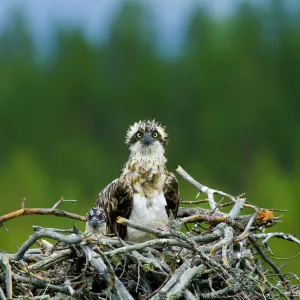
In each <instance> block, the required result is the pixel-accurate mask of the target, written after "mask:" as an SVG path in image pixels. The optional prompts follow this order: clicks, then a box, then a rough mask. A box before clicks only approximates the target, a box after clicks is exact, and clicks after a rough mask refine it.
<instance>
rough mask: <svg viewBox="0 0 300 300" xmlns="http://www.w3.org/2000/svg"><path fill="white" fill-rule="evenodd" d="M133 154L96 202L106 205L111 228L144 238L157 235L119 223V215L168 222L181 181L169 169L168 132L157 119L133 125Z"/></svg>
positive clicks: (128, 141) (143, 222) (130, 133)
mask: <svg viewBox="0 0 300 300" xmlns="http://www.w3.org/2000/svg"><path fill="white" fill-rule="evenodd" d="M125 143H126V144H127V145H128V146H129V149H130V152H131V153H130V156H129V159H128V161H127V162H126V164H125V165H124V167H123V169H122V171H121V174H120V177H119V178H117V179H115V180H114V181H113V182H112V183H111V184H109V185H108V186H107V187H106V188H105V189H104V190H103V191H102V192H101V193H100V194H99V195H98V197H97V202H96V206H100V207H103V208H104V211H105V214H106V217H107V231H108V233H114V232H115V231H117V233H118V235H119V236H120V237H121V238H124V239H125V240H128V241H133V242H143V241H146V240H149V239H152V238H154V236H153V235H151V234H148V233H145V232H142V231H140V230H136V229H134V228H130V227H126V226H124V225H122V224H117V223H116V218H117V217H118V216H121V217H125V218H128V219H129V220H131V221H134V222H136V223H138V224H141V225H144V226H153V225H155V223H157V224H161V223H162V224H166V223H167V222H168V221H169V219H172V218H174V217H176V214H177V209H178V199H179V192H178V182H177V180H176V177H175V175H174V174H173V173H171V172H168V171H167V169H166V162H167V160H166V158H165V156H164V153H165V146H166V145H167V143H168V135H167V133H166V131H165V127H163V126H162V125H161V124H159V123H157V122H155V121H154V120H153V121H139V122H137V123H134V125H132V126H130V127H129V129H128V131H127V134H126V142H125Z"/></svg>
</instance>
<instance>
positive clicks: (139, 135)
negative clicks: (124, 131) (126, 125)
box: [135, 132, 143, 139]
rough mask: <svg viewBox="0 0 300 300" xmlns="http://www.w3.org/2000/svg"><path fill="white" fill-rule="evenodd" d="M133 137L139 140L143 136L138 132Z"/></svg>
mask: <svg viewBox="0 0 300 300" xmlns="http://www.w3.org/2000/svg"><path fill="white" fill-rule="evenodd" d="M135 136H136V137H137V138H138V139H140V138H141V137H142V136H143V134H142V133H141V132H138V133H137V134H136V135H135Z"/></svg>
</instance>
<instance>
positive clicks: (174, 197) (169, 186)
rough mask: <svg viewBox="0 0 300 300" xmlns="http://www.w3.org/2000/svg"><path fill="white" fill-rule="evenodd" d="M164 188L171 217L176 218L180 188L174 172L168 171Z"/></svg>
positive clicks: (167, 208)
mask: <svg viewBox="0 0 300 300" xmlns="http://www.w3.org/2000/svg"><path fill="white" fill-rule="evenodd" d="M163 190H164V195H165V198H166V201H167V207H166V210H167V213H168V216H169V219H173V218H176V216H177V211H178V205H179V190H178V181H177V179H176V177H175V175H174V174H173V173H172V172H168V173H167V178H166V181H165V184H164V188H163Z"/></svg>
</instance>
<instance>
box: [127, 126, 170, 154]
mask: <svg viewBox="0 0 300 300" xmlns="http://www.w3.org/2000/svg"><path fill="white" fill-rule="evenodd" d="M125 143H126V144H127V145H128V146H129V149H130V150H131V153H142V154H149V153H161V154H163V153H164V149H165V146H166V145H167V143H168V134H167V133H166V131H165V127H164V126H162V125H161V124H160V123H158V122H155V120H153V121H139V122H136V123H134V124H133V125H132V126H130V127H129V129H128V130H127V134H126V142H125Z"/></svg>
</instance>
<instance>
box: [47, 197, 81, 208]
mask: <svg viewBox="0 0 300 300" xmlns="http://www.w3.org/2000/svg"><path fill="white" fill-rule="evenodd" d="M63 202H72V203H75V202H77V200H65V199H64V197H61V198H60V199H59V200H58V201H57V202H56V203H55V204H54V205H53V207H52V209H56V208H57V207H58V206H59V205H60V204H62V203H63Z"/></svg>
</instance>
